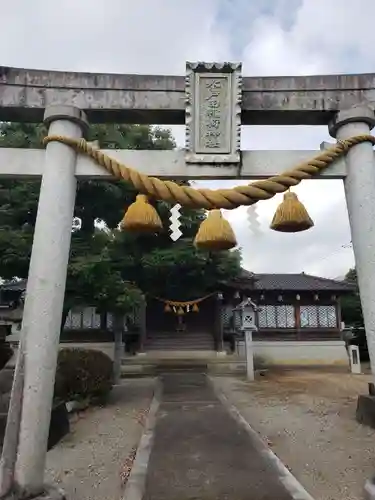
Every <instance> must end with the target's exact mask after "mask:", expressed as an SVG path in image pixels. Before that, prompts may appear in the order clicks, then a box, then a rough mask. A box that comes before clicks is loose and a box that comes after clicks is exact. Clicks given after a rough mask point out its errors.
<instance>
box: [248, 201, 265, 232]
mask: <svg viewBox="0 0 375 500" xmlns="http://www.w3.org/2000/svg"><path fill="white" fill-rule="evenodd" d="M247 220H248V222H249V228H250V231H251V232H252V233H253V235H254V236H260V235H261V234H262V231H261V227H260V222H259V215H258V213H257V205H256V203H255V204H254V205H250V206H249V208H248V209H247Z"/></svg>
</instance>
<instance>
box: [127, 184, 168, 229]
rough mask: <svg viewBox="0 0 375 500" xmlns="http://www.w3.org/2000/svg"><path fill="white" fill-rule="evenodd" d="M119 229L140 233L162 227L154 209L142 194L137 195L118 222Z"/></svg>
mask: <svg viewBox="0 0 375 500" xmlns="http://www.w3.org/2000/svg"><path fill="white" fill-rule="evenodd" d="M120 227H121V229H127V230H128V231H138V232H142V233H157V232H159V231H161V230H162V229H163V224H162V222H161V219H160V217H159V214H158V213H157V211H156V209H155V208H154V207H153V206H152V205H151V204H150V203H149V201H148V198H147V196H146V195H144V194H139V195H137V197H136V199H135V202H134V203H132V204H131V205H130V207H129V208H128V210H127V211H126V213H125V215H124V218H123V219H122V221H121V223H120Z"/></svg>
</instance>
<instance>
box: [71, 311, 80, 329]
mask: <svg viewBox="0 0 375 500" xmlns="http://www.w3.org/2000/svg"><path fill="white" fill-rule="evenodd" d="M69 314H70V315H71V321H70V328H71V329H72V330H79V329H80V328H82V311H77V310H72V311H70V313H69Z"/></svg>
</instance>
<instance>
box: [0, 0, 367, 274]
mask: <svg viewBox="0 0 375 500" xmlns="http://www.w3.org/2000/svg"><path fill="white" fill-rule="evenodd" d="M372 11H373V0H357V1H356V3H355V8H353V4H352V3H351V2H339V1H338V0H179V1H177V0H136V1H135V0H133V1H130V0H90V1H89V0H80V1H79V0H64V1H63V2H61V1H57V0H33V1H32V2H31V1H30V0H12V1H5V0H3V1H2V2H1V21H2V23H1V36H2V40H3V43H2V44H0V62H1V65H3V66H13V67H23V68H30V69H46V70H48V69H50V70H66V71H90V72H107V73H140V74H172V75H174V74H177V75H183V74H184V73H185V62H186V61H187V60H189V61H197V60H204V61H224V60H229V61H241V62H242V64H243V70H242V72H243V75H244V76H281V75H282V76H288V75H312V74H333V73H366V72H373V71H374V68H375V52H374V51H373V47H374V46H375V30H374V29H373V16H371V15H368V13H371V12H372ZM172 130H173V133H174V135H175V138H176V140H177V143H178V145H179V146H183V145H184V127H183V126H179V127H172ZM322 141H331V142H332V141H333V140H332V138H330V137H329V135H328V130H327V127H285V126H284V127H264V126H263V127H255V126H254V127H251V126H246V127H243V128H242V149H263V150H266V149H276V150H277V149H304V150H318V149H319V145H320V143H321V142H322ZM292 166H293V165H291V167H292ZM238 183H239V182H238V181H233V182H232V181H221V182H220V181H216V182H215V181H205V182H196V183H195V184H194V185H195V186H196V187H199V186H204V187H211V188H218V187H221V186H225V187H228V186H230V185H236V184H238ZM295 192H296V193H297V194H298V196H299V197H300V199H301V201H303V203H304V204H305V206H306V208H307V209H308V211H309V213H310V215H311V217H312V218H313V220H314V223H315V226H314V228H313V229H311V230H309V231H306V232H303V233H298V234H283V233H277V232H274V231H271V230H270V229H269V224H270V221H271V219H272V216H273V213H274V211H275V208H276V206H277V205H278V203H279V202H280V201H281V198H280V196H276V197H275V198H274V199H272V200H269V201H262V202H259V203H258V204H257V205H256V207H257V208H256V213H257V214H258V220H259V223H260V229H259V231H258V232H257V234H254V233H253V232H252V230H251V227H250V224H249V221H248V216H247V212H246V209H244V208H239V209H236V210H233V211H231V212H225V217H227V218H228V219H229V220H230V222H231V224H232V225H233V228H234V230H235V232H236V235H237V239H238V243H239V246H240V247H241V248H242V255H243V265H244V267H245V268H246V269H248V270H250V271H253V272H264V273H267V272H270V273H277V272H280V273H282V272H286V273H293V272H294V273H299V272H302V271H303V272H306V273H309V274H315V275H320V276H325V277H331V278H336V277H342V276H343V275H345V273H346V272H347V271H348V269H349V268H350V267H352V266H353V265H354V257H353V253H352V249H351V244H350V241H351V237H350V229H349V223H348V217H347V211H346V205H345V197H344V190H343V186H342V181H333V180H326V181H322V180H315V181H306V182H304V183H302V184H301V185H300V186H299V187H297V188H296V189H295Z"/></svg>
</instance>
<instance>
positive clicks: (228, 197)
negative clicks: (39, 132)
mask: <svg viewBox="0 0 375 500" xmlns="http://www.w3.org/2000/svg"><path fill="white" fill-rule="evenodd" d="M52 141H57V142H61V143H63V144H66V145H68V146H71V147H72V148H74V149H75V150H76V151H77V152H78V153H83V154H86V155H87V156H89V157H90V158H92V159H93V160H94V161H95V162H96V163H98V164H99V165H100V166H102V167H104V168H105V169H106V170H107V171H108V172H110V173H111V174H112V175H113V176H114V177H116V178H118V179H123V180H125V181H128V182H130V183H131V184H132V185H133V186H134V187H135V188H136V189H137V190H138V191H139V192H140V193H142V194H146V195H148V196H151V197H152V198H154V199H157V200H163V201H167V202H170V203H180V204H181V205H183V206H186V207H193V208H205V209H208V210H209V209H219V208H225V209H229V210H230V209H234V208H237V207H239V206H241V205H253V204H254V203H256V202H257V201H259V200H268V199H270V198H272V197H273V196H275V195H276V194H277V193H283V192H285V191H287V190H288V189H289V188H290V187H292V186H296V185H297V184H299V183H300V182H301V181H302V180H304V179H311V178H312V177H314V176H315V175H318V174H320V173H321V171H322V170H324V169H326V168H327V167H328V166H329V165H331V164H332V163H333V162H334V161H335V160H337V159H338V158H340V157H341V156H343V155H344V154H345V153H347V152H348V151H349V150H350V148H352V147H353V146H355V145H356V144H360V143H362V142H371V143H372V144H373V145H374V144H375V137H373V136H371V135H358V136H354V137H350V138H349V139H345V140H343V141H338V142H337V143H336V144H335V145H334V146H332V147H331V148H329V149H327V150H325V151H323V152H322V153H320V154H319V155H317V156H315V157H313V158H311V159H310V160H307V161H304V162H302V163H300V164H299V165H297V166H296V167H295V168H293V169H291V170H287V171H285V172H283V173H282V174H280V175H275V176H273V177H269V178H268V179H264V180H259V181H255V182H252V183H251V184H248V185H247V186H236V187H234V188H229V189H217V190H212V189H194V188H192V187H189V186H180V185H178V184H176V183H175V182H173V181H166V180H161V179H158V178H156V177H149V176H148V175H145V174H142V173H141V172H138V171H137V170H134V169H132V168H130V167H127V166H126V165H124V164H122V163H120V162H119V161H117V160H115V159H114V158H111V157H110V156H108V155H106V154H105V153H103V152H102V151H100V150H99V149H96V148H95V147H93V146H91V145H90V144H88V143H87V142H86V141H85V140H84V139H79V140H77V139H72V138H70V137H64V136H60V135H50V136H47V137H45V138H44V144H45V145H46V144H48V143H49V142H52Z"/></svg>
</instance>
